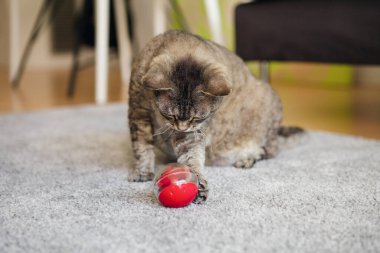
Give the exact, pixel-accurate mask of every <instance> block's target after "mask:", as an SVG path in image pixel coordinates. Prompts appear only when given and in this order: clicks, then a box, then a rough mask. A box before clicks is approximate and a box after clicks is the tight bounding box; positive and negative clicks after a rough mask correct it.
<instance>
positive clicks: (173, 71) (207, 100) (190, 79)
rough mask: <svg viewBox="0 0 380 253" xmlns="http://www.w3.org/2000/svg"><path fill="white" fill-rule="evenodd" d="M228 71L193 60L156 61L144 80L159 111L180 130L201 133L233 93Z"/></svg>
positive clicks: (168, 122)
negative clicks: (224, 100)
mask: <svg viewBox="0 0 380 253" xmlns="http://www.w3.org/2000/svg"><path fill="white" fill-rule="evenodd" d="M226 75H227V73H226V71H225V69H223V67H222V66H221V65H220V64H217V63H202V62H198V61H195V60H194V59H193V58H191V57H185V58H182V59H180V60H176V61H172V60H168V58H165V57H161V59H156V60H155V62H153V64H151V68H150V69H149V71H148V72H147V74H146V75H145V76H144V77H143V84H144V85H145V87H147V88H149V89H151V90H152V92H153V95H154V99H155V101H154V102H155V104H156V107H157V110H158V111H159V112H160V114H161V116H162V117H163V118H164V119H165V120H166V121H167V124H168V125H169V126H170V127H171V128H173V129H175V130H177V131H183V132H190V131H195V130H197V129H199V128H200V127H201V126H202V124H203V123H205V122H206V121H207V120H208V119H209V118H210V117H211V116H212V115H213V113H214V112H215V111H216V110H217V109H218V107H219V105H220V103H221V101H222V98H223V97H224V96H227V95H228V94H229V93H230V91H231V88H230V87H231V86H230V84H229V81H228V80H227V78H226Z"/></svg>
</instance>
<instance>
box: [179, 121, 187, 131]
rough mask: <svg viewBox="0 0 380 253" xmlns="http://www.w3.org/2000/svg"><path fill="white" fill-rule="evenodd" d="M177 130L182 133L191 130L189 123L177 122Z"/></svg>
mask: <svg viewBox="0 0 380 253" xmlns="http://www.w3.org/2000/svg"><path fill="white" fill-rule="evenodd" d="M177 128H178V130H180V131H185V130H187V129H188V128H189V125H188V124H187V121H177Z"/></svg>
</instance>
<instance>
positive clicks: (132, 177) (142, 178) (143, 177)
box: [128, 171, 154, 182]
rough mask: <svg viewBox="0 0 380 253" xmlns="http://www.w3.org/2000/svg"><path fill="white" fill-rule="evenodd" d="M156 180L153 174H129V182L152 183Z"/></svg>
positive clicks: (133, 172) (134, 172)
mask: <svg viewBox="0 0 380 253" xmlns="http://www.w3.org/2000/svg"><path fill="white" fill-rule="evenodd" d="M153 178H154V173H153V172H141V171H131V172H129V174H128V181H129V182H146V181H151V180H153Z"/></svg>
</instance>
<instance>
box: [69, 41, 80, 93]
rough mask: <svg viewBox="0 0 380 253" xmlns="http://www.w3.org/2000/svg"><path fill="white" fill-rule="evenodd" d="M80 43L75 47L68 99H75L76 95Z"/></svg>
mask: <svg viewBox="0 0 380 253" xmlns="http://www.w3.org/2000/svg"><path fill="white" fill-rule="evenodd" d="M79 56H80V42H79V41H77V42H76V43H75V45H74V53H73V66H72V68H71V72H70V79H69V83H68V86H67V97H73V96H74V93H75V83H76V79H77V75H78V70H79Z"/></svg>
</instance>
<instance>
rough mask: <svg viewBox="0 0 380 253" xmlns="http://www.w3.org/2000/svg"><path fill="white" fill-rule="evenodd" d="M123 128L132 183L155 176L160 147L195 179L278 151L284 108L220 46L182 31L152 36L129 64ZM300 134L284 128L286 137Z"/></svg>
mask: <svg viewBox="0 0 380 253" xmlns="http://www.w3.org/2000/svg"><path fill="white" fill-rule="evenodd" d="M128 116H129V126H130V133H131V138H132V147H133V153H134V157H135V164H134V167H133V170H132V171H131V172H130V174H129V178H128V179H129V180H130V181H147V180H151V179H152V178H153V177H154V171H155V153H154V147H158V148H159V149H161V150H162V151H163V152H165V153H166V154H167V155H168V156H169V157H171V158H172V159H174V160H177V161H178V162H180V163H183V164H185V165H187V166H189V167H190V168H191V170H193V171H194V172H195V173H196V175H197V176H198V179H199V192H198V195H197V197H196V199H195V200H194V202H195V203H201V202H203V201H205V200H206V198H207V195H208V186H207V181H206V179H205V178H204V176H203V175H202V168H203V167H204V165H205V164H210V165H219V166H229V165H233V166H235V167H237V168H251V167H252V166H253V165H254V164H255V162H257V161H259V160H261V159H266V158H270V157H273V156H274V155H275V154H276V153H277V152H278V138H279V133H281V134H282V135H286V134H288V132H289V131H287V130H286V129H285V128H280V123H281V119H282V106H281V102H280V99H279V97H278V96H277V95H276V93H275V92H274V91H273V89H272V88H271V87H270V85H269V84H267V83H265V82H262V81H260V80H257V79H256V78H255V77H254V76H252V74H251V73H250V71H249V69H248V68H247V66H246V65H245V64H244V62H243V61H242V60H241V59H240V58H239V57H237V56H236V55H235V54H233V53H231V52H229V51H228V50H227V49H225V48H224V47H222V46H220V45H218V44H216V43H213V42H211V41H208V40H205V39H203V38H201V37H198V36H195V35H192V34H190V33H186V32H181V31H168V32H166V33H164V34H161V35H158V36H157V37H155V38H153V40H151V41H150V42H149V43H148V44H147V45H146V46H145V48H144V49H143V50H142V52H141V53H140V54H139V56H138V57H137V58H136V59H135V61H134V63H133V69H132V75H131V82H130V87H129V113H128ZM294 130H295V131H298V129H290V131H294Z"/></svg>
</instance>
